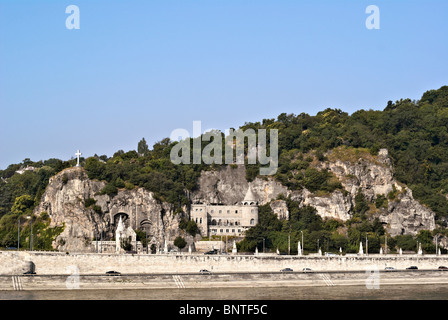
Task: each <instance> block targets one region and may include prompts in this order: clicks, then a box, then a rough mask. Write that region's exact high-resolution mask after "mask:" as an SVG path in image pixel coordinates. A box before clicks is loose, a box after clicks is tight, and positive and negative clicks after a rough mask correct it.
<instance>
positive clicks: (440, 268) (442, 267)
mask: <svg viewBox="0 0 448 320" xmlns="http://www.w3.org/2000/svg"><path fill="white" fill-rule="evenodd" d="M439 270H448V268H447V267H445V266H440V267H439Z"/></svg>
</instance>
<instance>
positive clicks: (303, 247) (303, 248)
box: [300, 231, 305, 253]
mask: <svg viewBox="0 0 448 320" xmlns="http://www.w3.org/2000/svg"><path fill="white" fill-rule="evenodd" d="M300 232H301V233H302V251H303V253H305V244H304V243H303V231H300Z"/></svg>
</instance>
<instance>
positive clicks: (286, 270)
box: [280, 268, 293, 272]
mask: <svg viewBox="0 0 448 320" xmlns="http://www.w3.org/2000/svg"><path fill="white" fill-rule="evenodd" d="M292 271H293V270H292V269H291V268H285V269H282V270H280V272H292Z"/></svg>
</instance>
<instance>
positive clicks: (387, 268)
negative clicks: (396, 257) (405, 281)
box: [384, 267, 395, 271]
mask: <svg viewBox="0 0 448 320" xmlns="http://www.w3.org/2000/svg"><path fill="white" fill-rule="evenodd" d="M384 270H386V271H395V268H394V267H386V268H384Z"/></svg>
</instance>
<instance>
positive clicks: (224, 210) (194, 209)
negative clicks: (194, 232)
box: [190, 187, 258, 237]
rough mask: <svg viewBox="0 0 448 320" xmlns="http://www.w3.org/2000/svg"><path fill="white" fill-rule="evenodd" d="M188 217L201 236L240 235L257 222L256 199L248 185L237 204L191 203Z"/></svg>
mask: <svg viewBox="0 0 448 320" xmlns="http://www.w3.org/2000/svg"><path fill="white" fill-rule="evenodd" d="M190 219H191V220H193V221H195V222H196V224H197V225H198V227H199V229H200V231H201V234H202V236H203V237H210V236H214V235H215V236H238V237H240V236H243V235H244V232H245V231H246V230H248V229H249V228H251V227H253V226H255V225H256V224H257V223H258V201H257V199H256V197H255V195H254V193H253V192H252V190H251V188H250V187H249V189H248V190H247V193H246V196H245V197H244V199H243V201H241V203H240V204H237V205H225V204H203V203H195V204H192V205H191V211H190Z"/></svg>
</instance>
